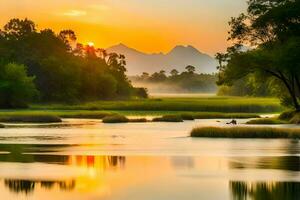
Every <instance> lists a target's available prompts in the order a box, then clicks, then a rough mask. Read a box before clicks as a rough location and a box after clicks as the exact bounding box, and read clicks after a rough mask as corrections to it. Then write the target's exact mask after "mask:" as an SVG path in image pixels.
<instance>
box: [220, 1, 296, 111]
mask: <svg viewBox="0 0 300 200" xmlns="http://www.w3.org/2000/svg"><path fill="white" fill-rule="evenodd" d="M229 24H230V26H231V30H230V31H229V34H230V35H229V40H231V41H232V42H234V44H235V45H234V46H233V47H231V48H229V49H228V51H227V53H225V54H223V55H221V54H218V55H217V58H218V59H219V62H220V66H219V70H220V74H219V81H218V83H219V84H228V85H230V84H232V82H233V81H235V80H238V79H240V78H242V77H245V76H247V75H248V74H256V75H260V76H264V77H265V78H268V77H274V78H276V79H277V80H279V81H278V83H279V84H282V85H284V88H285V89H284V90H283V91H280V94H285V93H287V94H288V95H289V99H290V100H291V103H292V105H293V107H294V108H295V109H296V110H298V111H300V105H299V94H300V81H299V79H300V1H299V0H249V1H248V10H247V13H242V14H241V15H239V16H238V17H236V18H232V19H231V21H230V22H229ZM245 46H251V48H250V49H248V50H246V51H245V48H244V47H245ZM281 88H283V87H281Z"/></svg>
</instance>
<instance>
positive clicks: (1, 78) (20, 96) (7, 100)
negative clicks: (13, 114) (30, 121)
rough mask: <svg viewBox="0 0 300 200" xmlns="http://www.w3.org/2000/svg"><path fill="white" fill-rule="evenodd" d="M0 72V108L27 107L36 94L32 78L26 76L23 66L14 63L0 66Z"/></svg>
mask: <svg viewBox="0 0 300 200" xmlns="http://www.w3.org/2000/svg"><path fill="white" fill-rule="evenodd" d="M0 71H1V73H0V107H1V108H22V107H27V106H28V103H29V102H31V101H32V100H33V97H36V96H37V94H38V91H37V90H36V88H35V85H34V83H33V80H34V77H28V76H27V71H26V67H25V66H24V65H18V64H15V63H10V64H7V65H2V66H1V65H0Z"/></svg>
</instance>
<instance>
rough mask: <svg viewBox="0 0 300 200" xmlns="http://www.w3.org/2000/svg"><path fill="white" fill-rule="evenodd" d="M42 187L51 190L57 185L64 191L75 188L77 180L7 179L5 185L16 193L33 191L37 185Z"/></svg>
mask: <svg viewBox="0 0 300 200" xmlns="http://www.w3.org/2000/svg"><path fill="white" fill-rule="evenodd" d="M38 184H39V185H40V187H41V188H44V189H47V190H50V189H52V188H54V187H55V186H57V187H58V188H59V189H60V190H62V191H72V190H73V189H74V188H75V180H69V181H31V180H14V179H5V180H4V185H5V187H7V188H9V190H10V191H11V192H14V193H24V194H26V195H28V194H30V193H32V192H33V191H34V189H35V187H36V185H38Z"/></svg>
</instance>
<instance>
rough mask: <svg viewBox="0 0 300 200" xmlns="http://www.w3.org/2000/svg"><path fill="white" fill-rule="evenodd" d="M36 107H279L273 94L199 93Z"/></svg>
mask: <svg viewBox="0 0 300 200" xmlns="http://www.w3.org/2000/svg"><path fill="white" fill-rule="evenodd" d="M31 108H32V109H38V110H101V111H167V112H169V111H180V112H187V111H192V112H229V113H270V112H280V111H282V107H281V106H280V104H279V101H278V100H277V99H275V98H245V97H200V98H194V97H190V98H160V99H147V100H129V101H97V102H90V103H83V104H79V105H59V104H51V105H32V106H31Z"/></svg>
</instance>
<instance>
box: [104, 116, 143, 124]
mask: <svg viewBox="0 0 300 200" xmlns="http://www.w3.org/2000/svg"><path fill="white" fill-rule="evenodd" d="M102 122H103V123H110V124H114V123H128V122H131V123H141V122H147V119H146V118H137V119H128V118H127V117H125V116H123V115H110V116H106V117H104V118H103V119H102Z"/></svg>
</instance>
